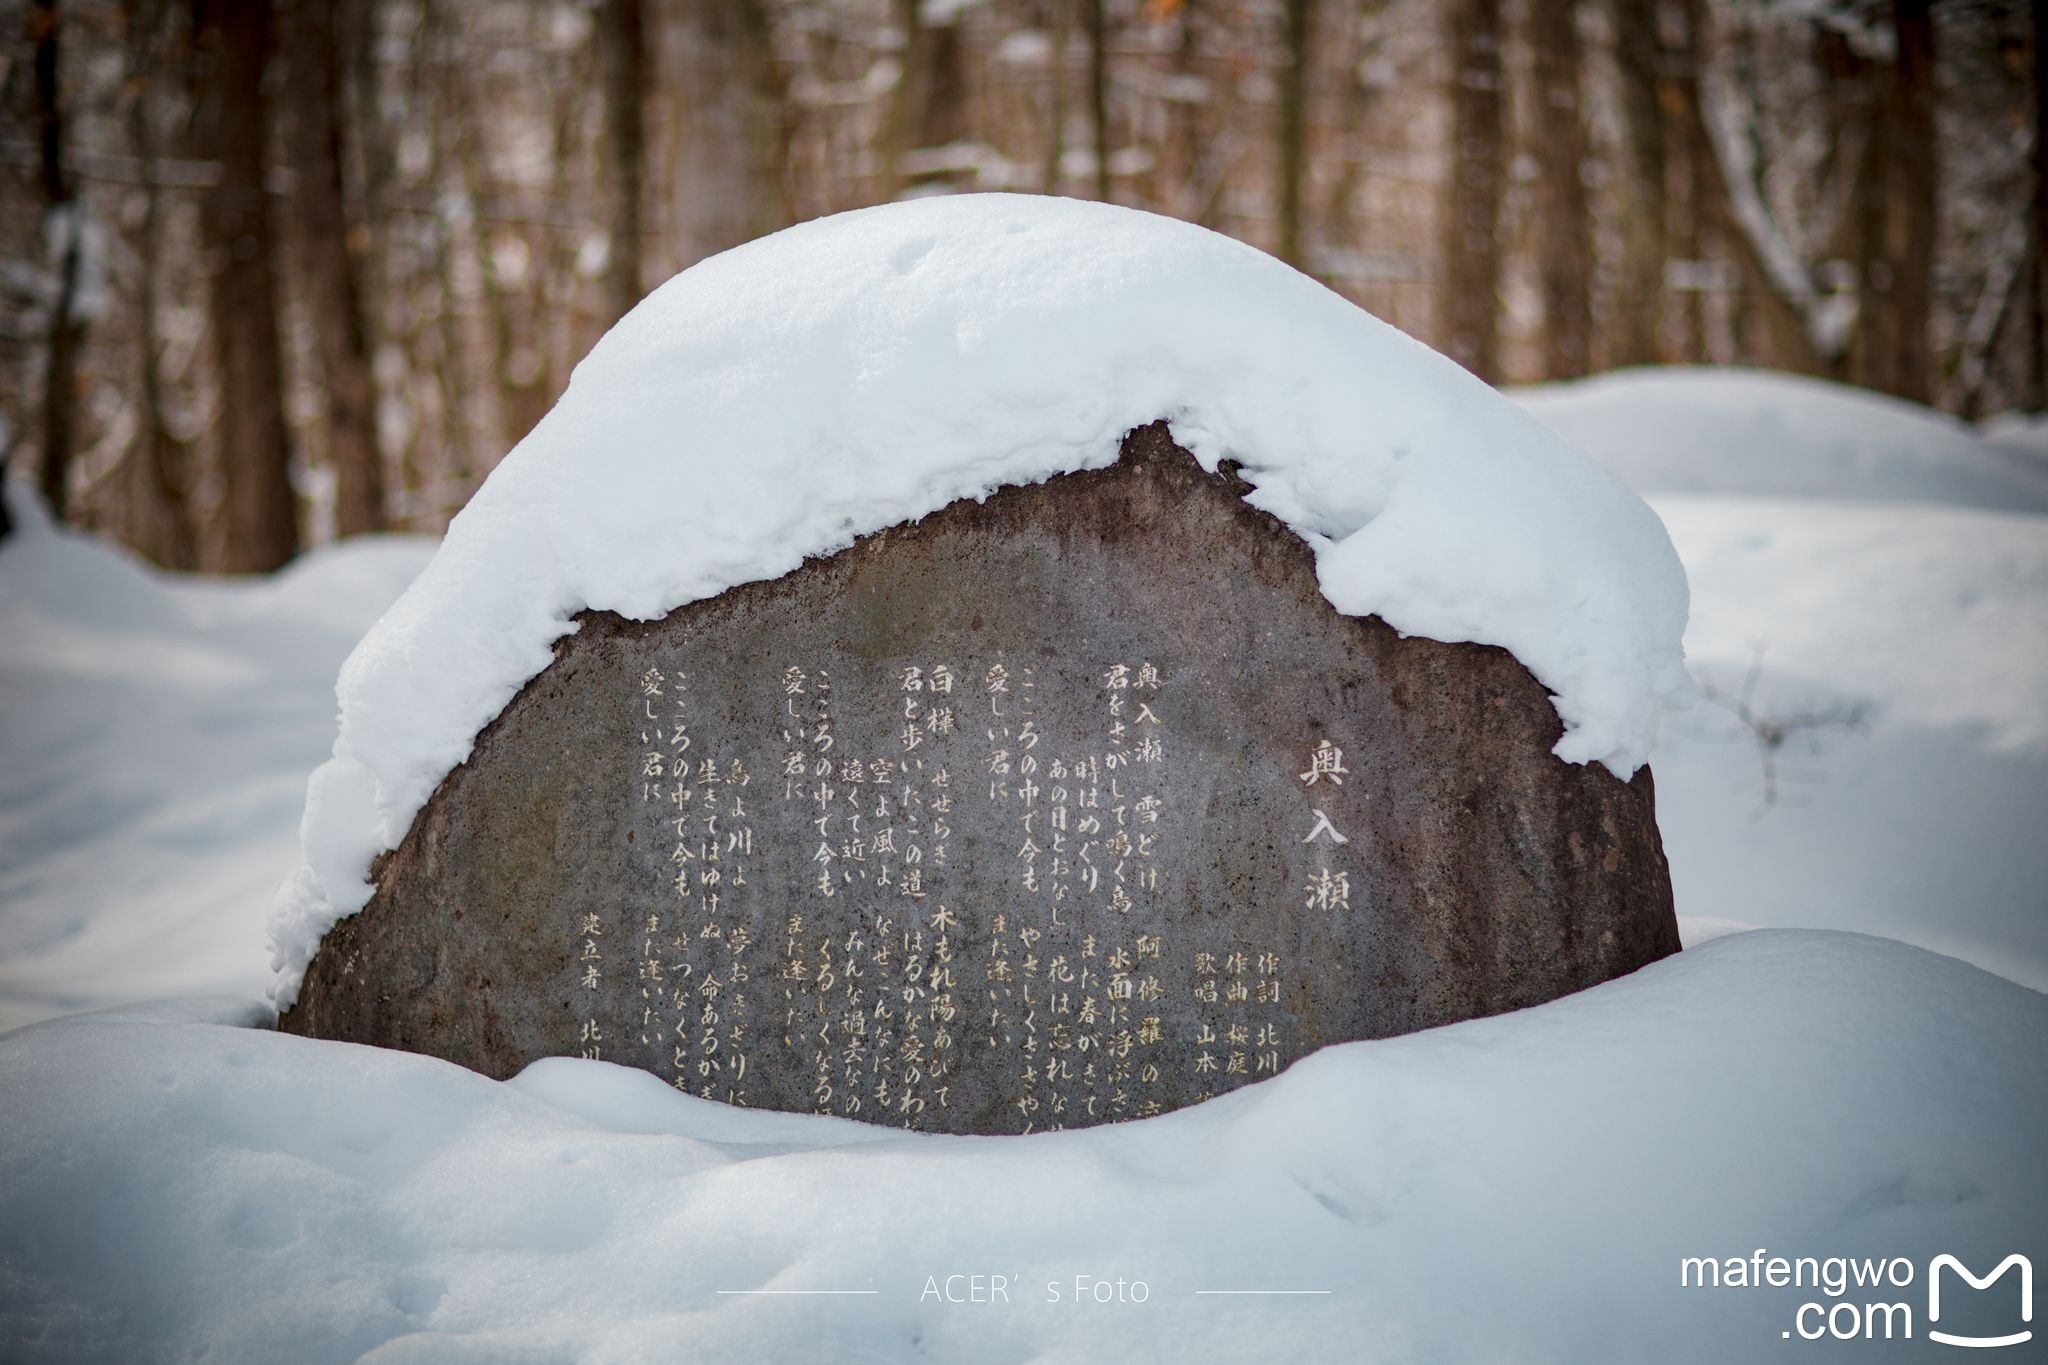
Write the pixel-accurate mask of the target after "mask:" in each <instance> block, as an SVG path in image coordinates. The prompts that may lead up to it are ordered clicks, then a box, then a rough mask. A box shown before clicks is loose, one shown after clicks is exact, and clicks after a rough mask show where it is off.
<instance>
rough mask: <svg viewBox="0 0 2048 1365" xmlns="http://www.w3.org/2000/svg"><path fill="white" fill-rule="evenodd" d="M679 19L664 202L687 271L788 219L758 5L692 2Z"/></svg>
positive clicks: (777, 97) (769, 59)
mask: <svg viewBox="0 0 2048 1365" xmlns="http://www.w3.org/2000/svg"><path fill="white" fill-rule="evenodd" d="M676 19H677V22H676V23H675V24H674V25H673V26H671V27H668V28H664V33H672V34H673V37H674V43H673V47H672V48H671V49H670V51H671V57H670V61H671V63H672V66H671V70H670V72H669V73H667V74H668V76H669V85H670V89H671V91H672V96H671V97H672V98H673V100H674V101H675V105H674V107H675V108H676V110H677V114H676V129H675V136H674V139H673V142H674V147H675V151H674V159H673V162H672V165H673V166H674V168H675V169H674V179H673V182H672V185H671V188H670V190H669V195H668V199H669V202H670V203H671V204H673V205H674V211H675V231H674V237H675V249H676V252H677V255H678V263H679V264H680V265H683V266H688V265H693V264H695V263H696V262H698V261H700V260H702V259H703V258H704V257H706V256H712V255H716V254H717V253H718V252H721V251H724V250H726V249H727V248H729V247H735V246H738V245H739V244H740V243H741V242H747V241H752V240H753V239H754V238H756V237H759V236H761V235H762V234H763V233H767V232H773V231H774V230H775V229H776V228H779V227H781V226H783V224H784V223H785V222H786V221H787V214H786V213H785V212H784V209H783V199H782V194H781V191H780V182H779V177H780V174H781V171H780V162H781V157H780V151H781V145H780V144H781V113H780V105H781V90H780V87H779V84H778V82H777V79H776V75H775V67H774V60H773V53H772V52H771V50H770V47H769V30H768V16H767V15H766V14H765V13H764V12H763V10H762V8H761V5H760V3H759V0H690V2H689V3H687V4H685V5H683V6H682V7H681V8H680V11H679V12H678V13H677V16H676ZM565 154H566V153H565Z"/></svg>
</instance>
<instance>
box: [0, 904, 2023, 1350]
mask: <svg viewBox="0 0 2048 1365" xmlns="http://www.w3.org/2000/svg"><path fill="white" fill-rule="evenodd" d="M205 1017H206V1016H205V1014H204V1013H203V1012H202V1011H200V1010H198V1009H196V1008H195V1009H193V1010H191V1011H190V1012H189V1013H188V1016H187V1019H188V1020H189V1021H180V1020H178V1019H176V1018H175V1016H173V1015H171V1014H169V1013H167V1012H159V1013H157V1014H156V1015H155V1016H154V1017H153V1018H152V1016H151V1015H149V1014H147V1013H142V1012H129V1013H128V1014H126V1015H109V1016H99V1017H90V1016H88V1017H82V1018H74V1019H64V1020H58V1021H54V1022H52V1023H48V1024H42V1025H37V1026H35V1027H33V1028H30V1029H26V1030H23V1031H21V1032H17V1033H14V1034H11V1035H8V1036H6V1037H4V1038H0V1355H5V1356H7V1357H8V1358H9V1359H14V1358H17V1357H18V1358H21V1359H24V1360H27V1359H36V1360H44V1359H48V1360H68V1359H93V1360H137V1361H140V1360H194V1359H199V1358H201V1357H204V1358H206V1359H212V1360H292V1361H303V1362H307V1363H308V1365H322V1363H323V1362H337V1363H338V1362H343V1361H355V1360H364V1361H379V1362H385V1361H389V1362H396V1361H451V1362H452V1361H486V1360H488V1361H567V1360H576V1361H584V1362H591V1363H592V1365H598V1363H600V1362H610V1361H621V1362H623V1361H640V1360H656V1359H659V1360H693V1361H694V1360H702V1361H714V1360H717V1361H726V1360H760V1361H796V1360H805V1361H810V1360H835V1361H855V1360H859V1361H936V1360H1004V1361H1027V1360H1028V1361H1081V1360H1124V1359H1129V1360H1273V1361H1305V1360H1340V1359H1341V1360H1350V1361H1359V1362H1397V1361H1398V1362H1412V1361H1494V1360H1516V1361H1525V1362H1532V1363H1538V1362H1581V1361H1614V1360H1638V1359H1651V1358H1654V1359H1657V1360H1661V1361H1672V1362H1693V1361H1700V1362H1716V1363H1718V1362H1725V1361H1731V1360H1743V1361H1756V1360H1776V1359H1780V1358H1783V1359H1788V1360H1796V1359H1801V1358H1805V1357H1806V1356H1807V1355H1810V1354H1811V1352H1810V1351H1809V1350H1806V1349H1805V1348H1806V1347H1807V1343H1805V1342H1802V1341H1799V1340H1797V1339H1790V1338H1788V1337H1787V1335H1786V1334H1788V1333H1789V1332H1790V1331H1791V1330H1792V1329H1793V1328H1794V1327H1795V1325H1796V1318H1797V1314H1798V1311H1799V1308H1800V1305H1801V1303H1802V1302H1803V1301H1807V1300H1816V1299H1817V1300H1819V1301H1820V1302H1821V1303H1822V1305H1823V1308H1826V1307H1829V1306H1831V1305H1832V1304H1834V1303H1835V1302H1836V1300H1835V1299H1834V1298H1830V1297H1829V1296H1827V1295H1826V1294H1824V1293H1823V1292H1821V1291H1820V1290H1817V1289H1816V1288H1814V1287H1813V1286H1812V1285H1811V1283H1810V1282H1809V1283H1808V1284H1807V1285H1806V1286H1805V1287H1803V1288H1795V1287H1787V1288H1782V1289H1773V1288H1768V1287H1758V1288H1745V1289H1734V1288H1726V1287H1724V1288H1719V1289H1702V1288H1698V1287H1694V1288H1682V1287H1681V1286H1680V1260H1681V1258H1684V1257H1712V1258H1716V1259H1725V1258H1729V1257H1745V1258H1746V1257H1748V1256H1749V1255H1750V1254H1751V1252H1752V1251H1753V1250H1754V1249H1755V1248H1758V1247H1763V1248H1766V1249H1767V1253H1768V1254H1770V1255H1774V1256H1786V1257H1794V1256H1810V1257H1815V1258H1826V1257H1856V1258H1864V1257H1881V1258H1889V1257H1904V1258H1908V1259H1909V1260H1910V1261H1912V1262H1913V1263H1914V1265H1915V1266H1916V1267H1919V1268H1921V1269H1924V1268H1925V1267H1926V1266H1927V1265H1928V1264H1929V1260H1930V1258H1931V1257H1933V1256H1934V1255H1936V1254H1938V1253H1942V1252H1949V1253H1953V1254H1955V1255H1957V1256H1959V1257H1961V1258H1962V1259H1963V1261H1964V1262H1965V1263H1966V1264H1968V1265H1971V1266H1974V1267H1976V1268H1977V1269H1978V1270H1980V1271H1982V1270H1984V1269H1987V1268H1988V1267H1989V1266H1991V1265H1993V1264H1995V1263H1996V1262H1997V1261H1998V1260H1999V1259H2000V1258H2001V1257H2002V1256H2004V1255H2005V1254H2007V1253H2008V1252H2012V1251H2026V1252H2030V1253H2032V1254H2033V1255H2034V1256H2035V1257H2036V1259H2037V1262H2038V1258H2039V1255H2040V1251H2041V1242H2040V1234H2041V1230H2042V1229H2043V1228H2044V1227H2048V1180H2044V1179H2043V1176H2042V1167H2041V1160H2040V1157H2041V1152H2040V1135H2041V1132H2042V1130H2043V1127H2044V1125H2048V1052H2044V1051H2043V1049H2042V1048H2041V1047H2040V1046H2039V1040H2040V1039H2041V1037H2042V1036H2043V1033H2044V1031H2048V997H2043V996H2041V995H2038V994H2036V993H2034V992H2032V991H2028V990H2025V989H2023V988H2021V987H2018V986H2015V985H2013V984H2011V983H2010V982H2006V981H2001V980H1998V979H1997V978H1995V977H1990V976H1987V975H1985V974H1983V973H1981V972H1978V971H1977V970H1975V969H1974V968H1971V967H1968V966H1965V965H1964V964H1962V963H1959V962H1955V961H1953V960H1951V959H1947V958H1942V957H1937V956H1934V955H1932V954H1929V953H1925V952H1921V951H1919V950H1917V949H1912V948H1907V947H1904V946H1902V945H1899V944H1896V943H1889V942H1885V941H1883V940H1879V939H1869V938H1863V937H1861V936H1856V935H1842V934H1826V933H1807V932H1786V931H1777V932H1760V933H1750V934H1739V935H1735V936H1733V937H1729V938H1724V939H1720V940H1717V941H1715V942H1713V943H1710V944H1707V945H1706V946H1704V947H1701V948H1697V949H1693V950H1690V951H1687V952H1685V953H1682V954H1680V955H1678V956H1677V957H1674V958H1670V959H1667V960H1665V961H1663V962H1659V963H1656V964H1654V965H1652V966H1650V967H1647V968H1645V969H1644V970H1642V971H1641V972H1638V973H1636V974H1635V975H1633V976H1630V977H1626V978H1623V979H1621V980H1618V981H1613V982H1609V983H1607V984H1605V985H1602V986H1598V987H1595V988H1594V989H1592V990H1589V991H1585V992H1583V993H1580V994H1577V995H1573V996H1570V997H1567V998H1565V999H1562V1000H1559V1001H1556V1002H1554V1003H1551V1004H1548V1005H1544V1006H1542V1007H1540V1008H1538V1009H1533V1010H1526V1011H1522V1012H1520V1013H1517V1014H1512V1015H1506V1016H1502V1017H1499V1018H1494V1019H1486V1020H1479V1021H1474V1022H1471V1023H1466V1024H1459V1025H1455V1026H1453V1027H1450V1028H1443V1029H1434V1030H1430V1031H1429V1032H1426V1033H1422V1034H1416V1035H1411V1036H1409V1037H1405V1038H1396V1039H1390V1040H1387V1041H1384V1042H1374V1043H1356V1044H1350V1045H1346V1046H1341V1047H1333V1048H1328V1049H1325V1050H1323V1051H1322V1052H1319V1053H1317V1054H1315V1055H1314V1056H1312V1057H1309V1058H1306V1059H1304V1060H1303V1061H1301V1062H1298V1063H1296V1064H1295V1065H1294V1066H1293V1067H1292V1068H1291V1069H1290V1070H1288V1071H1287V1072H1286V1073H1285V1074H1284V1075H1282V1076H1280V1077H1278V1078H1276V1079H1273V1080H1270V1081H1266V1082H1263V1083H1261V1084H1257V1085H1252V1086H1247V1087H1245V1088H1244V1089H1242V1090H1239V1091H1236V1092H1233V1093H1232V1094H1230V1095H1228V1096H1225V1097H1223V1098H1221V1099H1218V1100H1214V1101H1212V1102H1210V1103H1208V1104H1204V1105H1200V1106H1198V1107H1195V1108H1192V1109H1186V1110H1182V1111H1179V1112H1177V1113H1174V1114H1170V1115H1167V1116H1164V1117H1161V1118H1157V1119H1150V1120H1145V1121H1142V1122H1135V1123H1127V1124H1121V1125H1115V1126H1111V1127H1106V1128H1094V1129H1088V1130H1084V1131H1079V1132H1069V1133H1053V1134H1045V1135H1040V1136H1035V1137H1023V1138H954V1137H942V1136H927V1135H908V1134H902V1133H896V1132H891V1131H888V1130H884V1129H879V1128H872V1127H867V1126H863V1125H859V1124H853V1123H848V1122H845V1121H842V1120H834V1119H824V1118H817V1117H813V1116H803V1115H789V1114H774V1113H765V1112H755V1111H748V1110H738V1109H731V1108H728V1107H727V1106H724V1105H718V1104H714V1103H710V1102H707V1101H702V1100H697V1099H693V1098H690V1097H687V1096H683V1095H678V1094H676V1093H675V1092H674V1091H673V1090H670V1089H669V1088H667V1087H665V1086H664V1085H663V1084H662V1083H661V1082H660V1081H659V1080H657V1079H655V1078H654V1077H651V1076H647V1075H644V1074H642V1073H639V1072H632V1071H626V1070H623V1069H621V1068H618V1067H613V1066H610V1065H608V1064H605V1063H601V1062H585V1061H579V1060H575V1059H568V1058H558V1059H551V1060H548V1061H544V1062H540V1063H536V1064H535V1065H534V1066H533V1067H531V1068H529V1069H528V1070H527V1071H526V1072H525V1073H524V1074H522V1075H521V1076H519V1077H518V1078H516V1079H514V1080H513V1081H511V1082H507V1083H502V1084H501V1083H496V1082H492V1081H489V1080H486V1079H485V1078H484V1077H482V1076H478V1075H476V1074H474V1073H472V1072H468V1071H464V1070H461V1069H460V1068H457V1067H454V1066H451V1065H448V1064H446V1063H443V1062H438V1061H434V1060H432V1059H429V1058H425V1057H419V1056H414V1055H411V1054H408V1053H403V1052H391V1051H384V1050H381V1049H375V1048H365V1047H355V1046H351V1045H348V1044H343V1043H328V1042H316V1041H311V1040H308V1039H303V1038H296V1037H291V1036H287V1035H280V1034H276V1033H271V1032H267V1031H254V1030H249V1029H244V1028H231V1027H222V1026H220V1025H219V1024H217V1023H207V1022H204V1020H205ZM970 1274H971V1275H979V1276H982V1277H984V1278H983V1280H982V1281H981V1282H980V1287H981V1289H982V1291H983V1292H984V1295H985V1294H986V1290H987V1287H988V1281H987V1278H986V1277H987V1276H989V1275H991V1274H993V1275H1001V1276H1003V1277H1005V1280H1006V1281H1007V1290H1008V1296H1007V1298H1006V1299H1004V1300H997V1301H993V1302H990V1301H983V1302H979V1303H946V1302H943V1301H941V1300H940V1299H939V1298H938V1297H935V1296H928V1295H927V1293H926V1291H925V1284H926V1281H927V1279H928V1278H932V1279H936V1280H937V1281H938V1282H939V1283H940V1285H941V1286H943V1285H944V1283H945V1282H946V1281H947V1279H948V1277H951V1276H954V1275H960V1276H963V1277H965V1276H967V1275H970ZM1077 1276H1079V1277H1082V1278H1083V1279H1084V1281H1085V1282H1086V1283H1085V1284H1084V1286H1083V1289H1084V1292H1086V1293H1087V1294H1088V1295H1089V1297H1088V1298H1086V1299H1084V1300H1083V1301H1082V1302H1078V1303H1077V1302H1076V1301H1075V1297H1076V1295H1075V1290H1076V1277H1077ZM1119 1278H1121V1279H1123V1280H1124V1281H1125V1282H1126V1284H1127V1285H1128V1283H1129V1282H1132V1281H1142V1282H1143V1283H1144V1286H1145V1292H1146V1298H1145V1299H1144V1301H1142V1302H1138V1301H1134V1300H1133V1299H1131V1298H1130V1297H1129V1294H1128V1291H1126V1294H1125V1297H1124V1299H1123V1301H1122V1302H1116V1301H1114V1300H1112V1301H1111V1302H1108V1303H1101V1302H1096V1301H1095V1300H1094V1298H1093V1291H1092V1287H1091V1286H1092V1284H1093V1283H1094V1282H1096V1281H1102V1282H1105V1286H1107V1285H1108V1284H1113V1283H1114V1282H1115V1281H1116V1280H1118V1279H1119ZM954 1288H955V1290H956V1291H957V1292H958V1293H959V1294H960V1295H961V1296H962V1297H963V1298H964V1297H965V1296H966V1295H967V1294H968V1293H970V1292H971V1289H970V1285H969V1282H968V1281H967V1280H966V1279H964V1278H963V1279H961V1280H959V1281H957V1282H955V1283H954ZM1049 1289H1050V1290H1057V1291H1058V1293H1059V1295H1060V1298H1059V1300H1058V1301H1057V1302H1055V1301H1052V1299H1051V1297H1050V1295H1049V1292H1048V1291H1049ZM1274 1289H1291V1290H1297V1291H1326V1292H1320V1293H1316V1292H1311V1293H1306V1294H1301V1295H1298V1296H1293V1297H1262V1296H1258V1295H1248V1294H1245V1293H1244V1292H1243V1291H1248V1290H1274ZM761 1290H768V1291H773V1294H772V1296H766V1297H764V1296H762V1295H760V1294H759V1293H758V1291H761ZM820 1290H826V1291H836V1292H834V1293H828V1294H805V1293H802V1292H800V1291H820ZM1230 1291H1236V1292H1230ZM1872 1297H1877V1298H1882V1299H1887V1300H1889V1299H1897V1300H1901V1301H1904V1302H1908V1303H1911V1304H1912V1305H1913V1306H1914V1309H1915V1316H1914V1318H1913V1325H1914V1326H1915V1328H1916V1329H1919V1330H1918V1331H1917V1332H1916V1334H1915V1339H1914V1340H1913V1341H1912V1342H1907V1343H1899V1345H1900V1347H1901V1349H1902V1350H1903V1351H1904V1352H1905V1353H1908V1354H1910V1353H1911V1352H1912V1351H1914V1350H1915V1349H1916V1348H1922V1349H1930V1350H1932V1351H1934V1352H1936V1353H1937V1354H1938V1353H1939V1351H1940V1350H1941V1349H1942V1348H1940V1347H1939V1346H1929V1344H1928V1343H1927V1342H1926V1341H1925V1336H1924V1328H1925V1320H1924V1318H1922V1317H1921V1316H1920V1315H1919V1313H1918V1310H1919V1309H1920V1308H1923V1307H1924V1306H1925V1305H1926V1302H1927V1299H1926V1286H1925V1284H1924V1281H1922V1280H1920V1279H1916V1280H1915V1281H1914V1283H1913V1284H1912V1286H1911V1287H1910V1288H1909V1289H1907V1290H1904V1291H1890V1290H1887V1292H1885V1293H1882V1294H1878V1295H1875V1296H1873V1295H1872V1294H1870V1293H1867V1292H1864V1291H1861V1290H1854V1289H1852V1290H1850V1291H1849V1293H1848V1295H1847V1296H1845V1297H1844V1299H1843V1301H1846V1302H1858V1303H1860V1302H1862V1301H1865V1300H1868V1299H1870V1298H1872ZM1978 1299H1982V1300H1985V1301H1986V1302H1985V1303H1984V1304H1982V1305H1975V1306H1978V1307H1982V1308H1983V1309H1984V1310H1985V1311H1986V1312H1991V1311H1992V1310H2001V1311H2002V1312H2003V1313H2005V1314H2006V1315H2007V1316H2008V1318H2009V1316H2010V1315H2011V1313H2012V1311H2013V1307H2014V1305H2013V1303H2012V1300H2011V1299H2010V1298H2006V1299H1997V1298H1996V1296H1995V1295H1990V1294H1984V1295H1967V1296H1962V1297H1961V1298H1960V1299H1959V1300H1958V1301H1957V1303H1956V1304H1955V1305H1954V1306H1953V1308H1952V1307H1951V1305H1950V1304H1949V1303H1947V1302H1944V1304H1943V1319H1942V1323H1941V1325H1942V1326H1943V1327H1946V1328H1950V1329H1951V1330H1961V1331H1969V1330H1971V1326H1972V1324H1971V1323H1970V1320H1969V1318H1968V1317H1967V1316H1966V1314H1968V1313H1969V1312H1970V1311H1971V1310H1972V1308H1973V1304H1972V1303H1971V1302H1969V1301H1970V1300H1978ZM1993 1300H1995V1302H1993ZM1951 1312H1953V1313H1954V1314H1955V1315H1956V1318H1957V1319H1959V1321H1955V1322H1952V1321H1951V1319H1950V1316H1949V1315H1950V1313H1951ZM1984 1325H1985V1326H1991V1325H1992V1324H1991V1323H1989V1322H1987V1323H1985V1324H1984ZM2008 1330H2009V1329H2008ZM10 1343H11V1344H13V1346H14V1348H15V1349H14V1350H12V1351H10V1350H9V1344H10ZM1645 1343H1653V1345H1652V1346H1649V1347H1647V1348H1646V1347H1645ZM1823 1354H1825V1353H1823ZM1858 1358H1859V1359H1861V1358H1862V1357H1861V1356H1858ZM1883 1358H1885V1359H1893V1358H1896V1357H1895V1356H1894V1355H1893V1354H1890V1353H1887V1354H1885V1355H1884V1356H1883ZM1915 1358H1918V1357H1917V1356H1916V1357H1915Z"/></svg>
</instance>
